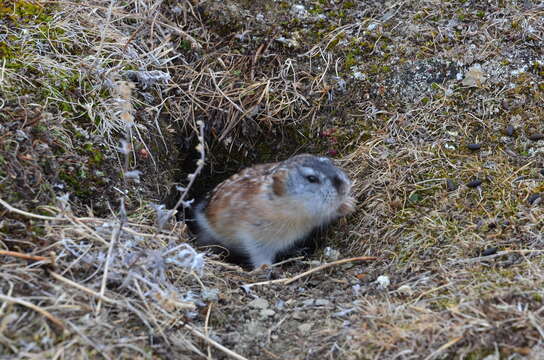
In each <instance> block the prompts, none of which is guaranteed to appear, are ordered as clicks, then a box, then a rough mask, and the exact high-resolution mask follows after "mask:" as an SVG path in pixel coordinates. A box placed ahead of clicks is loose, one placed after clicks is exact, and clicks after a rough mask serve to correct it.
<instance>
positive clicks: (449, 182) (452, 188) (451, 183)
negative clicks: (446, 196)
mask: <svg viewBox="0 0 544 360" xmlns="http://www.w3.org/2000/svg"><path fill="white" fill-rule="evenodd" d="M458 187H459V186H458V185H457V184H456V183H455V181H453V180H452V179H447V180H446V189H447V190H448V191H455V190H457V188H458Z"/></svg>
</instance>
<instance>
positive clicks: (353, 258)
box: [285, 256, 377, 285]
mask: <svg viewBox="0 0 544 360" xmlns="http://www.w3.org/2000/svg"><path fill="white" fill-rule="evenodd" d="M376 259H377V257H375V256H357V257H352V258H349V259H341V260H337V261H333V262H331V263H328V264H323V265H321V266H318V267H316V268H313V269H310V270H308V271H305V272H303V273H302V274H298V275H297V276H295V277H292V278H291V279H288V280H287V281H286V282H285V285H289V284H291V283H292V282H295V281H297V280H298V279H301V278H303V277H305V276H308V275H310V274H313V273H314V272H318V271H321V270H324V269H328V268H330V267H333V266H336V265H341V264H345V263H349V262H354V261H374V260H376Z"/></svg>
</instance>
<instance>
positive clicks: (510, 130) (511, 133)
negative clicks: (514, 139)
mask: <svg viewBox="0 0 544 360" xmlns="http://www.w3.org/2000/svg"><path fill="white" fill-rule="evenodd" d="M504 133H505V134H506V135H507V136H514V127H513V126H512V125H508V126H507V127H506V129H504Z"/></svg>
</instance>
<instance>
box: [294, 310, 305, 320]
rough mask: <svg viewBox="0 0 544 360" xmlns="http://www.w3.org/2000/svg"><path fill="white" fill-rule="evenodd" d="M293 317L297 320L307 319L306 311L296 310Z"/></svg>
mask: <svg viewBox="0 0 544 360" xmlns="http://www.w3.org/2000/svg"><path fill="white" fill-rule="evenodd" d="M293 319H295V320H304V319H305V316H304V313H303V312H302V311H295V312H294V313H293Z"/></svg>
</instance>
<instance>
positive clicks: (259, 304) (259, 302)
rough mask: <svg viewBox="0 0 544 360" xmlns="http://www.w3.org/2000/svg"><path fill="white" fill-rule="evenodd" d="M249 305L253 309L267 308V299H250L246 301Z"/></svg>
mask: <svg viewBox="0 0 544 360" xmlns="http://www.w3.org/2000/svg"><path fill="white" fill-rule="evenodd" d="M248 305H249V307H252V308H254V309H268V307H269V305H268V301H266V300H265V299H263V298H257V299H255V300H252V301H250V302H249V303H248Z"/></svg>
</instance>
